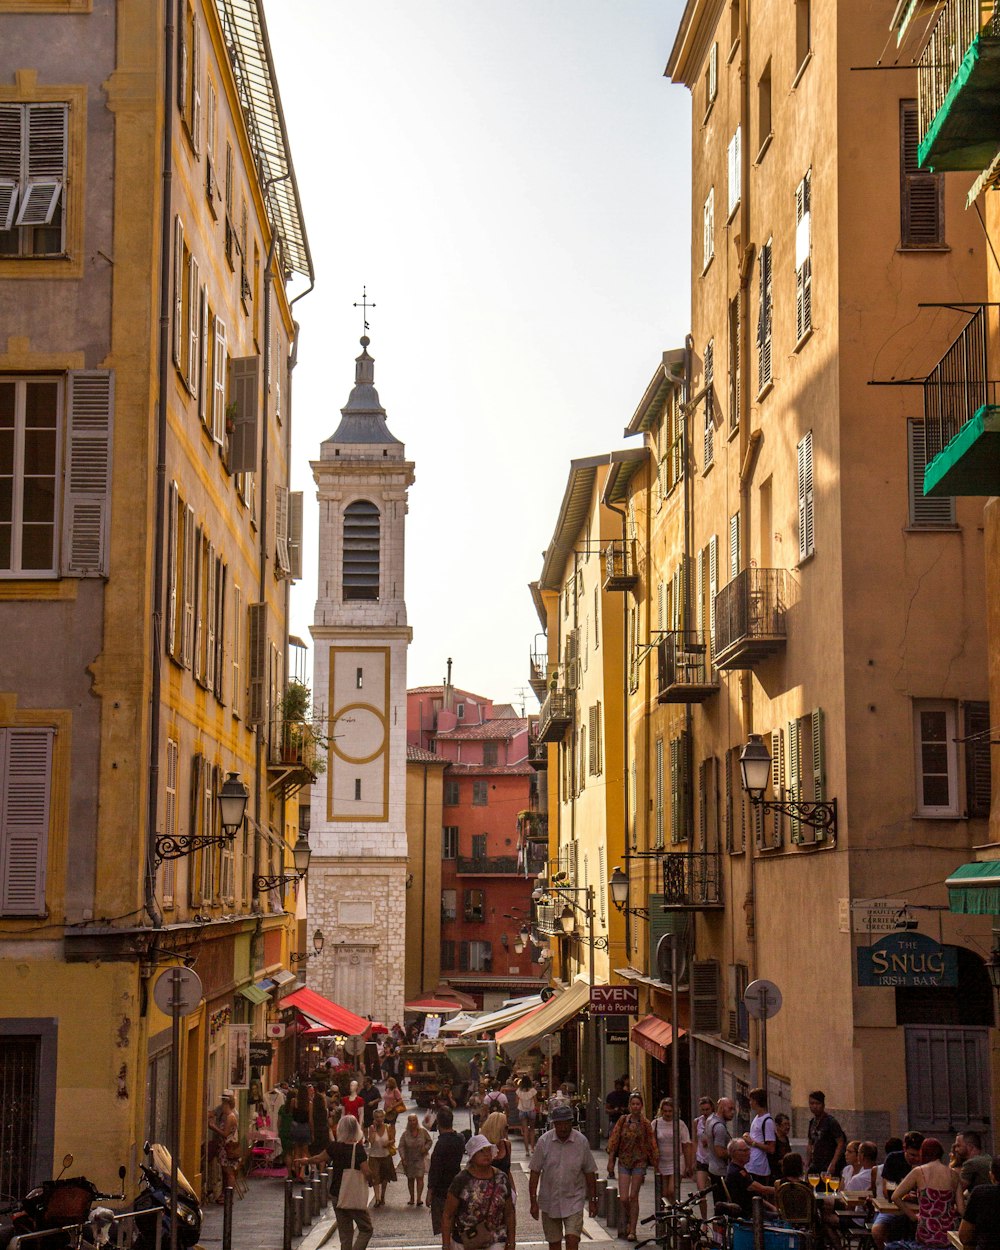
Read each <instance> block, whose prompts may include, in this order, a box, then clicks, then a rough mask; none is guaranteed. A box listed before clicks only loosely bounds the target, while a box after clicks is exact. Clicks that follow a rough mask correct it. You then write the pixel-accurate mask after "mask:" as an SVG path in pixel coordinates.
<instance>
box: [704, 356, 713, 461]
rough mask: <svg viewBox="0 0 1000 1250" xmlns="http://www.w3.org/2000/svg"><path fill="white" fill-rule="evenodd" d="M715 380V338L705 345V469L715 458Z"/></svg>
mask: <svg viewBox="0 0 1000 1250" xmlns="http://www.w3.org/2000/svg"><path fill="white" fill-rule="evenodd" d="M714 382H715V340H714V339H711V340H709V342H708V343H706V345H705V389H706V392H707V393H706V395H705V445H704V467H705V468H706V469H707V468H708V466H709V465H710V464H711V463H712V461H713V459H714V458H715V411H714V409H715V405H714V404H713V402H712V385H713V383H714Z"/></svg>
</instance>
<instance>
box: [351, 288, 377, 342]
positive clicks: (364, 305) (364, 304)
mask: <svg viewBox="0 0 1000 1250" xmlns="http://www.w3.org/2000/svg"><path fill="white" fill-rule="evenodd" d="M354 307H355V308H360V309H361V310H362V319H363V320H364V323H365V334H367V333H368V309H369V308H374V307H375V305H374V304H370V303H369V302H368V287H367V286H363V287H362V288H361V299H360V300H355V301H354Z"/></svg>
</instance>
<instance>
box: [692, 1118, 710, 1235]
mask: <svg viewBox="0 0 1000 1250" xmlns="http://www.w3.org/2000/svg"><path fill="white" fill-rule="evenodd" d="M698 1109H699V1111H701V1115H700V1116H699V1117H698V1118H697V1120H695V1122H694V1141H695V1151H694V1183H695V1185H696V1186H697V1188H698V1189H708V1187H709V1185H711V1183H712V1173H711V1172H710V1171H709V1167H708V1161H709V1159H710V1158H711V1157H712V1156H711V1154H710V1151H711V1149H712V1127H711V1124H710V1123H709V1121H710V1120H712V1119H713V1118H714V1117H715V1103H714V1102H713V1101H712V1099H711V1098H709V1096H708V1095H707V1094H702V1096H701V1097H700V1098H699V1099H698ZM699 1205H700V1207H701V1218H702V1219H703V1220H706V1219H708V1203H707V1202H706V1201H705V1199H704V1198H702V1200H701V1202H700V1203H699Z"/></svg>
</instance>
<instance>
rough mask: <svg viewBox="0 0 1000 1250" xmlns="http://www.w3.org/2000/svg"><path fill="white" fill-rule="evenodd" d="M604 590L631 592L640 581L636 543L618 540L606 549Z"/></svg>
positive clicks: (609, 544)
mask: <svg viewBox="0 0 1000 1250" xmlns="http://www.w3.org/2000/svg"><path fill="white" fill-rule="evenodd" d="M603 559H604V589H605V590H631V589H632V587H633V586H634V585H635V584H636V582H637V581H638V580H639V574H638V572H637V570H636V563H635V543H634V542H632V541H631V540H625V539H622V538H616V539H614V541H612V542H610V543H608V545H607V546H606V547H605V548H604V557H603Z"/></svg>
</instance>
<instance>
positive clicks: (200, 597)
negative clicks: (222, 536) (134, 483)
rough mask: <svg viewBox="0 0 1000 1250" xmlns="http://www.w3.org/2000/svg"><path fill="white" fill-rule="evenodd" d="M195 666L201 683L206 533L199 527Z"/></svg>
mask: <svg viewBox="0 0 1000 1250" xmlns="http://www.w3.org/2000/svg"><path fill="white" fill-rule="evenodd" d="M194 535H195V536H194V595H193V598H194V664H193V665H192V672H193V673H194V676H195V680H196V681H201V680H202V678H203V677H204V676H205V666H204V664H203V663H202V655H203V649H202V639H203V637H204V630H203V624H204V619H205V618H204V615H203V611H202V605H203V603H204V602H205V587H204V586H203V585H202V582H203V580H204V579H203V576H202V569H203V568H204V551H205V543H206V541H207V540H206V538H205V531H204V530H203V529H202V527H201V526H200V525H199V526H198V528H197V529H196V530H195V532H194Z"/></svg>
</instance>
